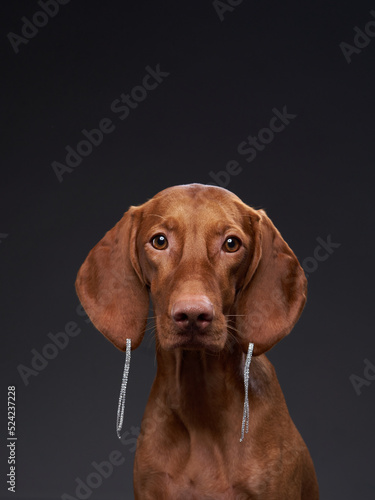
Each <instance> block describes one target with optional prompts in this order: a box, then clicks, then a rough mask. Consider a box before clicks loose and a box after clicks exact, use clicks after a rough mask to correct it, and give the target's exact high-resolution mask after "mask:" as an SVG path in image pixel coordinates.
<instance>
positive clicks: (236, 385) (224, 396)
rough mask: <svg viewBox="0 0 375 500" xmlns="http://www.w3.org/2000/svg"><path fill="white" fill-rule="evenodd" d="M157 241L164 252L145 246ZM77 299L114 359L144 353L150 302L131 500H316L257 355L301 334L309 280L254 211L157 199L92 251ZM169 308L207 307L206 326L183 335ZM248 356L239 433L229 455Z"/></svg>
mask: <svg viewBox="0 0 375 500" xmlns="http://www.w3.org/2000/svg"><path fill="white" fill-rule="evenodd" d="M160 233H162V234H164V235H165V236H166V237H167V239H168V247H167V248H166V249H163V250H159V249H156V248H154V247H153V246H152V244H151V241H152V239H153V237H154V236H155V235H157V234H160ZM229 236H232V237H233V236H235V237H237V238H238V239H239V240H240V241H241V242H242V244H241V246H240V248H239V249H238V251H236V252H233V253H228V252H226V251H224V249H223V244H224V241H225V240H226V238H228V237H229ZM76 288H77V293H78V296H79V298H80V300H81V302H82V304H83V306H84V308H85V309H86V311H87V313H88V314H89V316H90V318H91V320H92V322H93V323H94V325H95V326H96V327H97V328H98V330H100V331H101V332H102V333H103V334H104V335H106V337H107V338H108V339H109V340H111V342H113V343H114V344H115V345H116V346H117V347H118V348H119V349H122V350H124V349H125V342H126V338H131V340H132V348H136V347H138V345H139V344H140V343H141V341H142V338H143V335H144V330H145V324H146V318H147V312H148V301H149V294H150V296H151V298H152V301H153V305H154V309H155V317H156V349H157V362H158V368H157V374H156V378H155V381H154V384H153V386H152V389H151V394H150V397H149V400H148V403H147V406H146V410H145V414H144V418H143V421H142V427H141V434H140V437H139V439H138V444H137V452H136V457H135V465H134V492H135V498H136V500H164V499H165V500H169V499H171V500H194V499H197V500H198V499H199V500H209V499H210V500H242V499H243V500H245V499H256V500H318V498H319V493H318V486H317V480H316V476H315V471H314V466H313V464H312V461H311V458H310V455H309V452H308V450H307V448H306V445H305V444H304V442H303V440H302V438H301V436H300V434H299V433H298V431H297V429H296V428H295V426H294V424H293V422H292V420H291V418H290V416H289V413H288V410H287V407H286V404H285V400H284V397H283V394H282V392H281V389H280V386H279V384H278V381H277V377H276V375H275V372H274V369H273V367H272V365H271V363H270V362H269V361H268V360H267V358H266V356H265V355H264V352H266V351H267V350H269V349H270V348H271V347H272V346H273V345H274V344H275V343H276V342H278V341H279V340H281V339H282V338H283V337H284V336H285V335H287V334H288V333H289V332H290V330H291V329H292V328H293V326H294V324H295V323H296V321H297V320H298V317H299V315H300V314H301V312H302V309H303V306H304V303H305V300H306V279H305V276H304V273H303V270H302V268H301V266H300V265H299V263H298V260H297V258H296V257H295V255H294V253H293V252H292V250H291V249H290V248H289V246H288V245H287V244H286V243H285V241H284V240H283V238H282V237H281V235H280V233H279V232H278V231H277V229H276V228H275V226H274V225H273V224H272V222H271V220H270V219H269V218H268V216H267V215H266V213H265V212H264V211H263V210H254V209H252V208H250V207H249V206H247V205H245V204H244V203H243V202H242V201H241V200H240V199H239V198H238V197H237V196H235V195H234V194H232V193H230V192H229V191H227V190H225V189H222V188H218V187H213V186H203V185H200V184H190V185H185V186H176V187H172V188H169V189H166V190H164V191H162V192H160V193H159V194H157V195H156V196H154V198H152V199H151V200H149V201H148V202H146V203H144V204H143V205H141V206H139V207H131V208H130V209H129V210H128V212H126V213H125V215H124V217H123V218H122V219H121V221H120V222H119V223H118V224H116V226H115V227H114V228H113V229H112V230H111V231H109V232H108V233H107V234H106V235H105V236H104V238H103V239H102V240H101V241H100V242H99V243H98V244H97V245H96V246H95V247H94V248H93V250H92V251H91V252H90V254H89V255H88V257H87V259H86V261H85V262H84V264H83V265H82V267H81V269H80V271H79V273H78V277H77V282H76ZM180 304H182V306H184V307H185V309H186V310H188V311H191V310H194V308H195V309H197V308H198V312H199V311H200V310H199V307H201V308H203V309H204V310H206V309H207V307H208V306H206V304H210V306H209V307H208V312H209V313H210V314H211V312H212V317H210V318H209V320H208V321H207V322H206V323H205V325H206V326H204V327H200V328H201V329H199V328H198V326H197V325H198V320H197V321H196V322H195V323H194V321H193V320H192V322H191V323H190V322H189V329H185V330H184V329H182V327H181V326H180V325H181V324H182V323H179V322H178V320H177V319H176V318H177V316H176V315H175V314H174V312H173V311H174V310H175V309H176V307H177V305H180ZM182 306H180V308H181V307H182ZM189 308H190V309H189ZM208 316H209V314H208ZM208 316H207V314H206V316H205V317H208ZM199 317H200V318H201V317H202V315H201V316H199ZM190 319H191V318H190V316H189V321H190ZM249 342H253V343H254V345H255V347H254V357H253V361H252V364H251V368H250V387H249V404H250V426H249V433H248V434H245V439H244V441H243V442H242V443H240V442H239V437H240V431H241V421H242V411H243V402H244V381H243V367H244V358H245V353H246V351H247V347H248V344H249Z"/></svg>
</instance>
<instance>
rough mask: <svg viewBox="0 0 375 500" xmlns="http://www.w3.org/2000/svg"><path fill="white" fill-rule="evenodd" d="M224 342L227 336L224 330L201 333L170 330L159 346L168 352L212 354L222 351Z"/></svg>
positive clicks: (191, 330) (194, 330)
mask: <svg viewBox="0 0 375 500" xmlns="http://www.w3.org/2000/svg"><path fill="white" fill-rule="evenodd" d="M163 337H164V336H163ZM226 340H227V334H226V331H225V330H224V331H223V330H219V331H205V332H201V331H199V330H196V329H194V328H191V329H189V330H175V329H172V331H170V333H169V335H167V336H165V337H164V338H163V339H162V341H161V342H160V344H161V347H162V348H163V349H165V350H168V351H171V350H174V349H184V350H189V351H196V350H205V351H208V352H212V353H218V352H220V351H221V350H223V349H224V347H225V344H226Z"/></svg>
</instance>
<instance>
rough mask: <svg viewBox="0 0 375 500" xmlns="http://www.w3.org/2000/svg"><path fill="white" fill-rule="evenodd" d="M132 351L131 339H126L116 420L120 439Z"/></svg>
mask: <svg viewBox="0 0 375 500" xmlns="http://www.w3.org/2000/svg"><path fill="white" fill-rule="evenodd" d="M130 352H131V339H126V349H125V366H124V373H123V375H122V382H121V390H120V397H119V400H118V408H117V422H116V430H117V437H118V438H119V439H121V435H120V432H121V429H122V424H123V422H124V411H125V397H126V386H127V384H128V376H129V369H130Z"/></svg>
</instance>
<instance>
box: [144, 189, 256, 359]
mask: <svg viewBox="0 0 375 500" xmlns="http://www.w3.org/2000/svg"><path fill="white" fill-rule="evenodd" d="M137 210H138V211H139V212H140V214H139V218H140V219H141V221H142V222H141V223H140V225H139V232H138V236H137V252H138V255H139V263H140V268H141V270H142V278H143V280H144V282H145V283H146V284H147V285H148V286H149V287H150V293H151V297H152V302H153V305H154V308H155V316H156V332H157V335H158V339H159V342H160V346H161V347H162V348H164V349H173V348H176V347H182V348H186V349H194V348H205V349H208V350H212V351H219V350H221V349H223V347H224V345H225V343H226V342H227V337H228V326H229V327H231V326H234V324H235V322H234V320H233V318H232V316H231V314H234V312H233V305H234V302H235V298H236V293H237V291H238V290H239V289H240V287H241V285H242V284H243V281H244V277H245V275H246V271H247V269H248V268H249V265H250V262H251V260H252V258H253V256H254V249H255V246H256V241H255V232H254V228H253V226H252V223H251V215H250V213H248V211H247V210H246V209H245V207H244V205H243V204H242V202H241V201H240V200H239V199H238V198H237V197H235V196H234V195H233V194H232V193H229V192H228V191H225V190H223V189H218V188H215V187H209V186H207V187H206V188H205V189H202V188H200V187H198V186H190V187H180V188H170V189H167V190H165V191H162V192H161V193H160V194H159V195H157V196H156V197H155V198H153V199H152V200H150V201H149V202H148V203H146V204H145V205H143V206H142V207H140V208H138V209H137Z"/></svg>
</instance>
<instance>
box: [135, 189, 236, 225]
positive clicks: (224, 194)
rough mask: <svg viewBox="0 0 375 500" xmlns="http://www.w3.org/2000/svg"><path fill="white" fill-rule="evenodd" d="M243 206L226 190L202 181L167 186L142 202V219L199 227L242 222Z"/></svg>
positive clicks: (150, 221)
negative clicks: (207, 184) (199, 182)
mask: <svg viewBox="0 0 375 500" xmlns="http://www.w3.org/2000/svg"><path fill="white" fill-rule="evenodd" d="M244 207H245V204H244V203H243V202H242V201H241V200H240V199H239V198H238V197H237V196H236V195H234V194H233V193H231V192H230V191H227V190H226V189H223V188H218V187H215V186H206V185H203V184H189V185H183V186H174V187H171V188H167V189H165V190H163V191H161V192H160V193H158V194H157V195H155V196H154V197H153V198H151V199H150V200H149V201H148V202H146V203H145V204H144V205H143V206H142V208H143V220H144V221H145V222H146V221H148V222H149V223H150V224H153V223H155V222H160V223H162V222H164V224H165V225H168V226H170V228H173V226H175V225H181V224H183V225H184V226H185V227H186V228H190V229H193V228H195V229H196V230H197V229H199V230H201V231H202V230H204V229H210V228H211V227H212V226H214V227H216V226H218V225H225V224H227V225H230V224H238V225H241V226H242V225H243V224H242V223H243V218H244V215H245V213H244Z"/></svg>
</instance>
